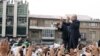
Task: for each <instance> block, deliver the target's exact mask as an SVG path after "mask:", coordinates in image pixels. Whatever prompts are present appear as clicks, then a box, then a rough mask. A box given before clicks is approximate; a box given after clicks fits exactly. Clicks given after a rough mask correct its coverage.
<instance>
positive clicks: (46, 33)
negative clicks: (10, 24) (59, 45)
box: [42, 30, 55, 37]
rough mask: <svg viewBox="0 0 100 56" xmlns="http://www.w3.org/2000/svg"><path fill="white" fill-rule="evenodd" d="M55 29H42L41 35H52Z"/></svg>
mask: <svg viewBox="0 0 100 56" xmlns="http://www.w3.org/2000/svg"><path fill="white" fill-rule="evenodd" d="M54 36H55V31H54V30H42V37H54Z"/></svg>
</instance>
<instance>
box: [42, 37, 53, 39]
mask: <svg viewBox="0 0 100 56" xmlns="http://www.w3.org/2000/svg"><path fill="white" fill-rule="evenodd" d="M42 39H55V37H42Z"/></svg>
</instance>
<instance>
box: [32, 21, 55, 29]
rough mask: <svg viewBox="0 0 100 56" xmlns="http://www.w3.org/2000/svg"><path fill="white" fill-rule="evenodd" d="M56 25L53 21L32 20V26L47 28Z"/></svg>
mask: <svg viewBox="0 0 100 56" xmlns="http://www.w3.org/2000/svg"><path fill="white" fill-rule="evenodd" d="M54 23H56V22H55V21H53V20H38V21H37V20H30V25H31V26H46V27H52V26H53V25H54Z"/></svg>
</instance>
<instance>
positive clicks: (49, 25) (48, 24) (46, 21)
mask: <svg viewBox="0 0 100 56" xmlns="http://www.w3.org/2000/svg"><path fill="white" fill-rule="evenodd" d="M52 25H53V20H45V26H46V27H51V26H52Z"/></svg>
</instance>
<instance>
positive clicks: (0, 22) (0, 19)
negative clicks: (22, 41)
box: [0, 17, 2, 25]
mask: <svg viewBox="0 0 100 56" xmlns="http://www.w3.org/2000/svg"><path fill="white" fill-rule="evenodd" d="M1 24H2V17H1V18H0V25H1Z"/></svg>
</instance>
